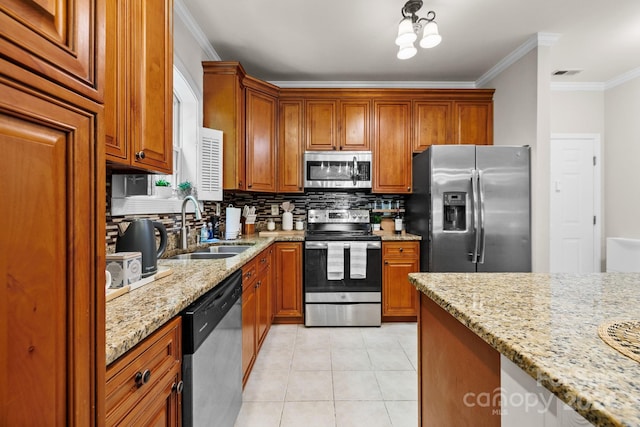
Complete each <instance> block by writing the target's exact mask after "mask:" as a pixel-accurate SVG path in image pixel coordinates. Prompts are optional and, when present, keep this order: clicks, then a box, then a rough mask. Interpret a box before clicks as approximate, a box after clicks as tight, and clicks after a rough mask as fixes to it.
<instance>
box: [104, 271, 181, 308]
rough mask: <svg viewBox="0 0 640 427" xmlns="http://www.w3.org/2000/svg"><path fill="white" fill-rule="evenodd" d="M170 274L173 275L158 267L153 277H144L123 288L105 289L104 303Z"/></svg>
mask: <svg viewBox="0 0 640 427" xmlns="http://www.w3.org/2000/svg"><path fill="white" fill-rule="evenodd" d="M171 273H173V270H171V269H170V268H169V267H164V266H160V267H158V272H157V273H156V274H154V275H153V276H149V277H145V278H144V279H141V280H138V281H137V282H134V283H131V284H130V285H128V286H123V287H121V288H117V289H107V295H106V302H109V301H111V300H113V299H115V298H118V297H119V296H122V295H124V294H126V293H128V292H130V291H133V290H134V289H138V288H140V287H142V286H144V285H147V284H149V283H151V282H153V281H154V280H159V279H162V278H163V277H167V276H169V275H170V274H171Z"/></svg>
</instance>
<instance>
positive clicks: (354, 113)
mask: <svg viewBox="0 0 640 427" xmlns="http://www.w3.org/2000/svg"><path fill="white" fill-rule="evenodd" d="M370 116H371V101H370V100H368V99H364V100H363V99H357V100H355V99H354V100H348V99H309V100H307V101H306V102H305V130H306V149H307V150H309V151H330V150H346V151H368V150H370V147H371V143H370V126H371V122H370Z"/></svg>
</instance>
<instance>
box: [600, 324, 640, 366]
mask: <svg viewBox="0 0 640 427" xmlns="http://www.w3.org/2000/svg"><path fill="white" fill-rule="evenodd" d="M598 335H600V338H602V340H603V341H604V342H606V343H607V344H609V345H610V346H611V347H613V348H615V349H616V350H618V351H619V352H620V353H622V354H624V355H625V356H627V357H630V358H631V359H633V360H635V361H636V362H640V321H637V320H612V321H609V322H605V323H603V324H602V325H600V327H599V328H598Z"/></svg>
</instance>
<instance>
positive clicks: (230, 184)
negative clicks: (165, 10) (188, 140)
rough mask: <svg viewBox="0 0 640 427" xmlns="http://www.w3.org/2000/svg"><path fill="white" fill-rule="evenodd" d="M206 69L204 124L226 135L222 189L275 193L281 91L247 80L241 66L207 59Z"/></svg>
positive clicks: (274, 87)
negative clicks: (279, 97) (267, 151)
mask: <svg viewBox="0 0 640 427" xmlns="http://www.w3.org/2000/svg"><path fill="white" fill-rule="evenodd" d="M202 68H203V71H204V81H203V91H204V94H203V98H204V106H203V112H204V115H203V124H204V126H205V127H209V128H213V129H219V130H221V131H222V132H223V133H224V137H223V156H224V168H223V188H224V189H225V190H251V191H275V185H276V184H275V183H276V178H275V168H276V134H277V132H276V125H277V108H276V105H277V99H278V88H277V87H276V86H274V85H272V84H269V83H267V82H263V81H260V80H258V79H254V78H252V77H248V76H247V74H246V72H245V71H244V68H242V65H240V63H238V62H222V61H205V62H203V63H202ZM264 115H266V116H264ZM267 147H270V149H269V154H268V157H264V156H263V155H264V154H265V153H266V151H265V150H267ZM263 162H265V163H266V164H265V165H263V164H262V163H263ZM247 168H250V170H249V171H247ZM248 180H251V182H249V181H248ZM249 185H251V187H249Z"/></svg>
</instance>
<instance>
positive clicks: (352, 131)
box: [338, 101, 371, 151]
mask: <svg viewBox="0 0 640 427" xmlns="http://www.w3.org/2000/svg"><path fill="white" fill-rule="evenodd" d="M370 116H371V103H370V102H368V101H341V102H340V137H339V141H338V142H339V146H340V150H354V151H369V150H370V149H371V144H370V139H369V138H370V137H369V135H370V126H371V121H370V119H369V117H370Z"/></svg>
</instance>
